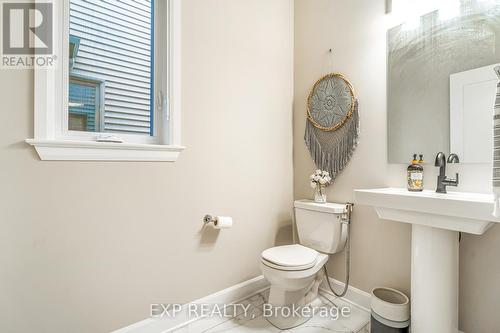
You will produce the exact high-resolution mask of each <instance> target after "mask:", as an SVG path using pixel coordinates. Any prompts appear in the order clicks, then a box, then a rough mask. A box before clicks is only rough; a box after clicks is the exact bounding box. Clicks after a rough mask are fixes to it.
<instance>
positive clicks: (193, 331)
mask: <svg viewBox="0 0 500 333" xmlns="http://www.w3.org/2000/svg"><path fill="white" fill-rule="evenodd" d="M268 295H269V290H266V291H264V292H261V293H258V294H256V295H253V296H251V297H249V298H247V299H245V300H244V301H241V302H238V304H242V305H244V306H246V305H250V310H249V311H248V312H247V313H244V311H243V310H242V309H241V310H239V311H237V312H236V313H234V316H233V317H232V318H220V317H213V318H201V319H198V320H196V321H194V322H192V323H190V324H188V325H186V326H184V327H181V328H179V329H177V330H175V331H174V332H172V333H222V332H230V333H250V332H261V333H276V332H288V333H369V321H370V314H369V313H368V312H367V311H365V310H364V309H361V308H359V307H357V306H355V305H353V304H351V303H348V302H346V301H344V300H342V299H339V298H334V297H332V296H331V295H330V294H327V293H325V292H321V296H322V297H321V300H322V302H323V305H324V306H325V307H332V304H331V302H334V303H335V305H336V306H337V307H338V308H342V307H349V308H350V310H351V311H350V315H349V316H348V317H341V316H340V317H338V319H337V320H334V319H333V318H329V317H326V318H325V317H320V316H318V315H317V316H314V317H313V318H311V319H310V320H309V321H308V322H306V323H304V324H303V325H301V326H299V327H296V328H293V329H290V330H287V331H281V330H279V329H278V328H276V327H274V326H273V325H271V324H270V323H269V322H268V321H267V320H266V319H265V318H264V317H263V311H262V307H263V304H264V303H265V301H266V300H267V297H268Z"/></svg>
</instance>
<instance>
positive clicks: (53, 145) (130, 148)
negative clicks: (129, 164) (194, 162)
mask: <svg viewBox="0 0 500 333" xmlns="http://www.w3.org/2000/svg"><path fill="white" fill-rule="evenodd" d="M26 143H28V144H30V145H31V146H33V147H34V148H35V150H36V152H37V153H38V155H39V156H40V159H41V160H42V161H145V162H175V161H176V160H177V158H178V157H179V154H180V153H181V151H183V150H184V147H182V146H170V145H168V146H167V145H151V144H130V143H108V142H90V141H88V142H87V141H69V140H39V139H27V140H26Z"/></svg>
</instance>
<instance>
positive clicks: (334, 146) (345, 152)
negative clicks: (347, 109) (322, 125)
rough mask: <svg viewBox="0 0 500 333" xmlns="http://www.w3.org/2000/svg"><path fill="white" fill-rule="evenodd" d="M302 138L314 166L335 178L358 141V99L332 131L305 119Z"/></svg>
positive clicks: (349, 157) (347, 161)
mask: <svg viewBox="0 0 500 333" xmlns="http://www.w3.org/2000/svg"><path fill="white" fill-rule="evenodd" d="M304 140H305V142H306V146H307V148H308V149H309V153H310V154H311V157H312V159H313V160H314V162H315V163H316V167H317V168H318V169H321V170H326V171H328V172H329V173H330V176H331V177H332V179H335V178H336V177H337V175H338V174H339V173H340V172H342V170H343V169H344V168H345V167H346V166H347V164H348V163H349V160H350V159H351V157H352V155H353V153H354V150H355V149H356V146H357V145H358V142H359V112H358V101H356V103H355V107H354V112H353V114H352V116H351V117H350V118H349V119H348V120H347V121H346V123H345V124H344V125H343V126H342V127H340V128H339V129H337V130H336V131H334V132H325V131H322V130H320V129H318V128H316V127H314V125H313V124H312V122H311V121H310V120H309V119H307V124H306V132H305V135H304Z"/></svg>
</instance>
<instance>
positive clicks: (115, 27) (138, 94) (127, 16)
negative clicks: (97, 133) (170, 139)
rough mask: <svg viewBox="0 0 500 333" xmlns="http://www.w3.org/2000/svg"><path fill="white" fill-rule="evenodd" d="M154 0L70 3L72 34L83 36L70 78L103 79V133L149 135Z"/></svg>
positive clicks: (82, 0) (78, 1)
mask: <svg viewBox="0 0 500 333" xmlns="http://www.w3.org/2000/svg"><path fill="white" fill-rule="evenodd" d="M151 15H152V10H151V1H149V0H121V1H116V0H86V1H84V0H71V4H70V34H71V35H73V36H76V37H78V38H80V46H79V51H78V54H77V57H76V61H75V64H74V67H73V70H72V71H71V74H74V75H78V76H85V77H92V78H95V79H100V80H103V81H104V84H105V95H104V96H105V97H104V117H103V119H104V124H102V125H103V126H104V128H103V129H101V131H106V132H122V133H143V134H149V133H150V124H151V118H150V117H151V104H152V103H151V93H152V92H151V88H152V83H151V82H152V80H151V66H152V59H151V47H152V43H151V38H152V36H151Z"/></svg>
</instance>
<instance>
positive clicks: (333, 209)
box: [294, 199, 347, 214]
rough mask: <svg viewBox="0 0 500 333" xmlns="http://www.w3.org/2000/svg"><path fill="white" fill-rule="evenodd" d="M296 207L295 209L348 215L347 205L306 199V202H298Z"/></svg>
mask: <svg viewBox="0 0 500 333" xmlns="http://www.w3.org/2000/svg"><path fill="white" fill-rule="evenodd" d="M294 206H295V208H301V209H306V210H313V211H318V212H325V213H332V214H345V213H347V207H346V205H345V204H339V203H332V202H327V203H317V202H314V201H313V200H305V199H304V200H296V201H295V204H294Z"/></svg>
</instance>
